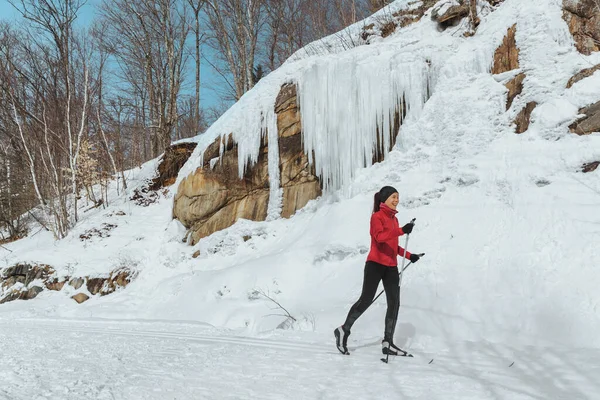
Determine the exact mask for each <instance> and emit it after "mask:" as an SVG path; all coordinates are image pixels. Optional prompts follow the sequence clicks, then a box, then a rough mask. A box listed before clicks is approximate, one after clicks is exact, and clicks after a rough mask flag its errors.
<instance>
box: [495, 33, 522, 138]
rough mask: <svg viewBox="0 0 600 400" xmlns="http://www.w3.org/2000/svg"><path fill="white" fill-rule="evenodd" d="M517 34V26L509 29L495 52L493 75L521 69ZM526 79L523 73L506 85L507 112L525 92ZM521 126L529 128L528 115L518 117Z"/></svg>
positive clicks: (518, 123)
mask: <svg viewBox="0 0 600 400" xmlns="http://www.w3.org/2000/svg"><path fill="white" fill-rule="evenodd" d="M516 34H517V25H516V24H515V25H513V26H511V27H510V28H509V29H508V31H507V32H506V36H504V39H503V40H502V44H501V45H500V46H499V47H498V48H497V49H496V51H495V52H494V62H493V65H492V74H503V73H506V72H509V71H514V70H516V69H518V68H519V67H520V65H519V48H518V47H517V41H516ZM526 77H527V76H526V75H525V73H523V72H521V73H519V74H517V75H516V76H515V77H514V78H512V79H511V80H510V81H508V82H507V83H506V84H505V85H504V86H506V88H507V89H508V93H507V98H506V110H508V109H509V108H510V107H511V106H512V103H513V101H514V100H515V98H516V97H517V96H518V95H520V94H521V93H522V92H523V81H524V80H525V78H526ZM524 111H525V110H524ZM525 112H526V111H525ZM525 118H527V119H525ZM518 121H520V122H518ZM520 124H523V125H522V126H525V125H526V126H529V122H528V117H527V115H526V114H523V115H521V114H520V115H519V117H517V125H520ZM525 129H526V128H525Z"/></svg>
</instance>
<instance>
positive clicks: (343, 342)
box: [333, 326, 350, 355]
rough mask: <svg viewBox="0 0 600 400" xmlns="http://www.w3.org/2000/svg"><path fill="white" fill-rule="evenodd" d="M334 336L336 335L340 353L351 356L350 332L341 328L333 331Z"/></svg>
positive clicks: (336, 343) (336, 344)
mask: <svg viewBox="0 0 600 400" xmlns="http://www.w3.org/2000/svg"><path fill="white" fill-rule="evenodd" d="M333 334H334V335H335V346H336V347H337V349H338V350H339V352H340V353H342V354H346V355H348V354H350V352H349V351H348V336H350V331H347V330H345V329H344V327H343V326H340V327H339V328H336V329H335V330H334V331H333Z"/></svg>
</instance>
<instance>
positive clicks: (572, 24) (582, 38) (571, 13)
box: [563, 0, 600, 55]
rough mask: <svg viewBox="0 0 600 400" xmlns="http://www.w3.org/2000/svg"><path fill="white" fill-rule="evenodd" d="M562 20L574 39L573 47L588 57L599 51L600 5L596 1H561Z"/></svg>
mask: <svg viewBox="0 0 600 400" xmlns="http://www.w3.org/2000/svg"><path fill="white" fill-rule="evenodd" d="M563 10H564V11H563V18H564V19H565V21H566V22H567V24H568V25H569V30H570V31H571V34H572V35H573V38H574V39H575V47H577V50H579V51H580V52H581V53H582V54H585V55H590V54H591V53H592V52H594V51H599V50H600V4H599V2H598V1H597V0H563Z"/></svg>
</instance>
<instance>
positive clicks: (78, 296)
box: [71, 293, 90, 304]
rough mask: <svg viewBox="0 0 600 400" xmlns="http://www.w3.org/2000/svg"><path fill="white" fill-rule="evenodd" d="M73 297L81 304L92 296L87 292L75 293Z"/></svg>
mask: <svg viewBox="0 0 600 400" xmlns="http://www.w3.org/2000/svg"><path fill="white" fill-rule="evenodd" d="M71 298H72V299H73V300H75V301H76V302H77V303H78V304H81V303H83V302H84V301H87V300H88V299H89V298H90V296H88V295H87V294H85V293H77V294H75V295H73V296H71Z"/></svg>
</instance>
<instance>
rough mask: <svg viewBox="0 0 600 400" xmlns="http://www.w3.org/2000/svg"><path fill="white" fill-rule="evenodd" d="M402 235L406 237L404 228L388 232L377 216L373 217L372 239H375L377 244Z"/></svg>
mask: <svg viewBox="0 0 600 400" xmlns="http://www.w3.org/2000/svg"><path fill="white" fill-rule="evenodd" d="M402 235H404V232H403V231H402V228H394V229H391V230H386V229H384V227H383V223H382V222H381V220H380V219H379V218H378V217H377V216H376V215H375V214H373V215H372V216H371V237H372V238H373V239H375V241H376V242H377V243H384V242H387V241H388V240H390V239H393V238H395V237H398V236H402Z"/></svg>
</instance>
